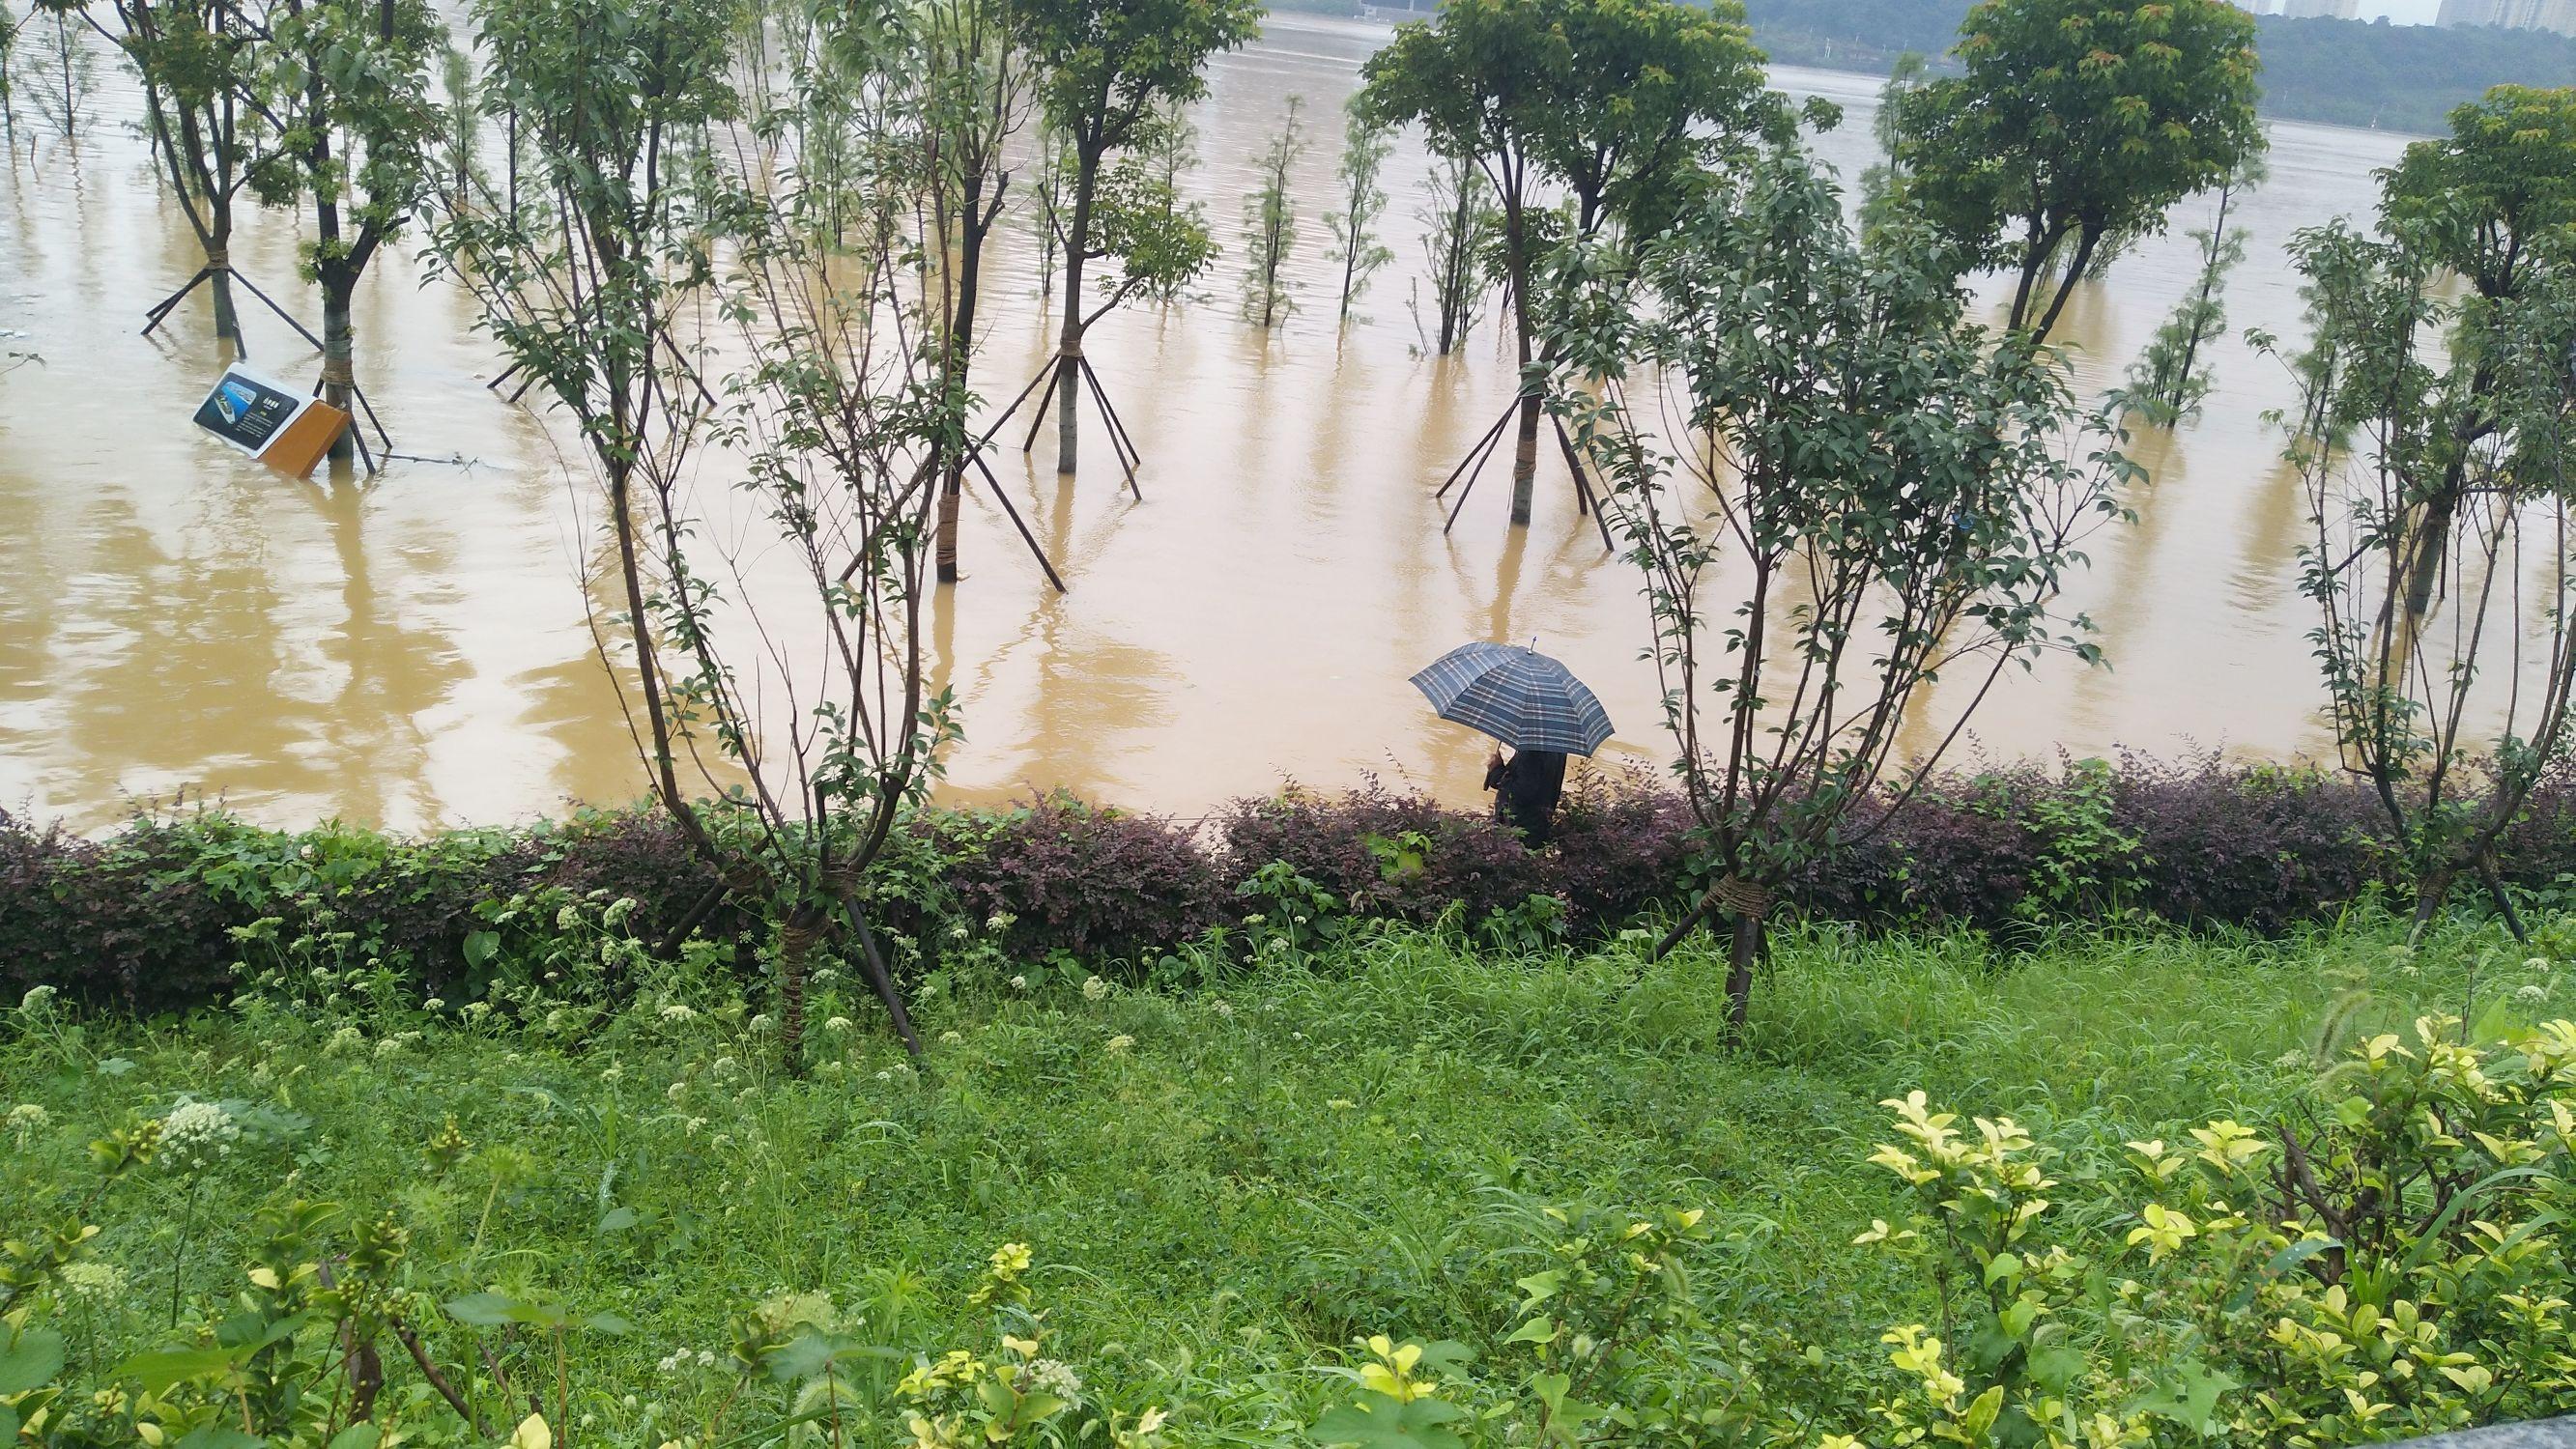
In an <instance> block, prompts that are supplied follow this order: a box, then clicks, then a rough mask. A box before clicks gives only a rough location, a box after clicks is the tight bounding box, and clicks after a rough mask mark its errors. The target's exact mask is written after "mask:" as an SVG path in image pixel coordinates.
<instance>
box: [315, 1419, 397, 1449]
mask: <svg viewBox="0 0 2576 1449" xmlns="http://www.w3.org/2000/svg"><path fill="white" fill-rule="evenodd" d="M384 1437H385V1431H384V1430H382V1429H380V1428H378V1427H376V1426H375V1425H373V1424H351V1425H350V1426H349V1427H348V1428H346V1429H343V1430H341V1431H340V1432H339V1433H337V1434H334V1435H332V1436H331V1442H330V1443H329V1444H328V1445H327V1446H325V1449H376V1444H377V1442H378V1441H380V1440H382V1439H383V1438H384Z"/></svg>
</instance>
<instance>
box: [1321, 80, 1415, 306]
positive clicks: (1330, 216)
mask: <svg viewBox="0 0 2576 1449" xmlns="http://www.w3.org/2000/svg"><path fill="white" fill-rule="evenodd" d="M1394 151H1395V138H1394V137H1393V136H1392V135H1390V134H1388V131H1387V128H1386V127H1385V126H1382V125H1379V124H1376V123H1374V122H1372V121H1370V120H1369V119H1368V117H1366V116H1364V115H1362V114H1360V112H1359V110H1358V109H1357V108H1356V107H1354V108H1353V109H1352V110H1351V112H1350V114H1349V116H1348V118H1347V119H1346V120H1345V121H1344V122H1343V128H1342V159H1341V164H1340V165H1338V166H1336V167H1335V168H1334V169H1333V175H1334V178H1335V179H1336V180H1338V181H1340V182H1341V203H1342V204H1341V206H1340V207H1339V208H1338V209H1336V210H1333V211H1328V212H1325V213H1324V225H1325V226H1326V227H1327V228H1329V229H1330V230H1331V231H1332V233H1333V259H1334V260H1335V261H1338V262H1340V263H1341V264H1342V304H1341V315H1342V316H1343V317H1345V318H1347V317H1349V316H1350V315H1351V303H1353V302H1355V301H1357V300H1358V299H1359V295H1360V293H1362V292H1364V291H1366V290H1367V289H1368V284H1369V278H1370V277H1372V276H1375V275H1376V274H1377V270H1378V268H1380V267H1383V266H1385V265H1386V264H1387V263H1389V262H1391V261H1394V260H1395V252H1394V251H1393V250H1392V249H1390V248H1389V247H1387V246H1386V245H1385V244H1384V243H1382V242H1380V241H1379V240H1378V239H1377V225H1378V220H1379V218H1381V217H1383V216H1384V215H1385V214H1386V200H1387V198H1386V183H1385V182H1384V181H1382V180H1380V179H1379V177H1380V173H1382V172H1383V171H1385V169H1386V158H1387V157H1388V156H1390V155H1392V154H1393V153H1394ZM1444 350H1445V349H1444Z"/></svg>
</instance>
